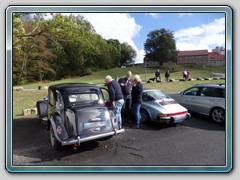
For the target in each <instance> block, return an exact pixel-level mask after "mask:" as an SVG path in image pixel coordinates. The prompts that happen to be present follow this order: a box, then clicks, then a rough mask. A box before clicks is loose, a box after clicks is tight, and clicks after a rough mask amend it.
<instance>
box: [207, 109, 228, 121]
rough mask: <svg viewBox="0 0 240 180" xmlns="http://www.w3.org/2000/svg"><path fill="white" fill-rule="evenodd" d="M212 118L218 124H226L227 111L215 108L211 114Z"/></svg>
mask: <svg viewBox="0 0 240 180" xmlns="http://www.w3.org/2000/svg"><path fill="white" fill-rule="evenodd" d="M210 116H211V118H212V119H213V120H214V121H215V122H216V123H224V122H225V110H224V109H222V108H219V107H216V108H213V109H212V110H211V113H210Z"/></svg>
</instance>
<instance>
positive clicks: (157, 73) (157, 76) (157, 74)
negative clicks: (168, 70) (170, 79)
mask: <svg viewBox="0 0 240 180" xmlns="http://www.w3.org/2000/svg"><path fill="white" fill-rule="evenodd" d="M155 78H156V82H157V80H158V79H159V80H160V81H161V74H160V71H159V69H158V70H157V71H156V72H155Z"/></svg>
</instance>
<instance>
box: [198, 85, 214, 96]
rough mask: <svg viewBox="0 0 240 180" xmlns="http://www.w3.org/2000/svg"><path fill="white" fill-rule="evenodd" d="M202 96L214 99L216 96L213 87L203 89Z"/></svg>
mask: <svg viewBox="0 0 240 180" xmlns="http://www.w3.org/2000/svg"><path fill="white" fill-rule="evenodd" d="M201 96H208V97H213V96H214V88H212V87H204V88H202V91H201Z"/></svg>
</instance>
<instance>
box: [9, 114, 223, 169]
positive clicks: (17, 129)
mask: <svg viewBox="0 0 240 180" xmlns="http://www.w3.org/2000/svg"><path fill="white" fill-rule="evenodd" d="M124 128H125V132H124V133H123V134H120V135H119V136H117V137H113V138H112V139H110V140H107V141H99V142H87V143H83V144H81V147H80V148H79V150H78V152H73V149H72V147H71V146H67V147H63V148H62V150H61V151H59V152H56V151H54V150H53V149H52V147H51V145H50V140H49V132H48V131H46V130H45V129H44V126H42V125H41V124H40V123H39V122H38V121H37V119H34V118H33V119H17V120H13V141H12V142H13V143H12V146H13V165H16V166H22V165H30V166H40V165H45V166H52V165H61V166H70V165H71V166H72V165H77V166H81V165H83V166H88V165H90V166H91V165H110V166H115V165H124V166H135V165H137V166H143V165H147V166H149V165H157V166H224V165H225V162H226V152H225V147H226V146H225V126H220V125H217V124H215V123H214V122H212V121H211V120H210V119H208V118H207V117H205V116H201V115H196V114H193V116H192V118H191V119H190V120H187V121H185V122H183V123H181V124H178V125H177V126H171V125H163V124H156V123H152V124H148V125H145V126H144V127H143V129H131V128H129V124H124Z"/></svg>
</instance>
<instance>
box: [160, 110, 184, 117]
mask: <svg viewBox="0 0 240 180" xmlns="http://www.w3.org/2000/svg"><path fill="white" fill-rule="evenodd" d="M183 114H187V111H183V112H178V113H170V114H161V113H158V116H159V117H172V116H177V115H183Z"/></svg>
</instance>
